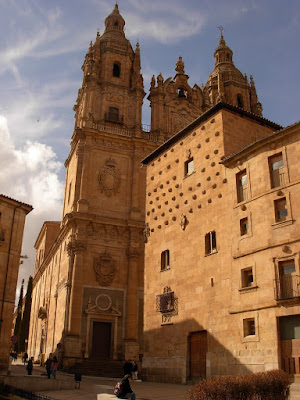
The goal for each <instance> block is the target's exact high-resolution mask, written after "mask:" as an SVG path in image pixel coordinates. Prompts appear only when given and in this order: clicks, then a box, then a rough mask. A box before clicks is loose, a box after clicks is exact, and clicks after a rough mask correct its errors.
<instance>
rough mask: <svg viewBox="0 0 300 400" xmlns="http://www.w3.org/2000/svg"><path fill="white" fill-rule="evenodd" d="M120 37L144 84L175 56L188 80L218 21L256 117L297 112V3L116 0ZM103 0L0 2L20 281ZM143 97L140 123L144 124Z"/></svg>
mask: <svg viewBox="0 0 300 400" xmlns="http://www.w3.org/2000/svg"><path fill="white" fill-rule="evenodd" d="M118 3H119V9H120V12H121V14H122V16H123V17H124V19H125V21H126V30H125V32H126V36H127V38H128V39H129V40H130V41H131V44H132V46H133V47H135V44H136V42H137V41H139V42H140V47H141V62H142V73H143V75H144V84H145V91H146V92H148V91H149V87H150V79H151V76H152V75H153V74H154V75H158V74H159V73H160V72H161V73H162V74H163V76H164V78H165V79H166V78H167V77H169V76H174V75H175V70H174V68H175V63H176V61H177V60H178V57H179V56H182V57H183V61H184V63H185V72H186V73H187V74H188V75H189V76H190V79H189V83H190V85H191V86H193V85H194V83H197V84H198V85H201V84H202V83H204V84H205V83H206V80H207V78H208V76H209V74H210V72H211V71H212V70H213V67H214V58H213V53H214V50H215V48H216V47H217V45H218V41H219V36H220V32H219V30H218V28H217V27H218V26H219V25H222V26H223V27H224V28H225V32H224V38H225V40H226V43H227V45H228V46H229V47H230V48H231V49H232V50H233V57H234V63H235V65H236V67H237V68H238V69H239V70H240V71H241V72H242V73H247V75H248V77H249V76H250V75H253V77H254V80H255V84H256V89H257V92H258V97H259V100H260V102H261V103H262V105H263V114H264V116H265V117H266V118H268V119H270V120H272V121H274V122H277V123H279V124H282V125H283V126H287V125H289V124H292V123H294V122H296V121H298V120H299V119H300V113H299V101H300V98H299V97H300V95H299V92H300V90H299V78H298V70H299V65H300V52H299V37H300V2H299V0H286V1H282V0H280V1H279V0H260V1H256V0H247V1H244V0H227V1H224V0H201V1H200V0H186V1H185V2H183V1H182V0H181V1H180V0H151V1H150V0H119V2H118ZM114 4H115V3H114V1H108V0H51V1H49V0H0V7H1V15H0V31H1V32H0V33H1V35H0V37H1V40H0V88H1V89H0V139H1V143H2V146H1V148H0V192H1V193H4V194H6V195H8V196H11V197H14V198H17V199H19V200H21V201H25V202H27V203H30V204H32V205H33V207H34V211H33V212H32V213H31V214H30V215H29V216H28V218H27V222H26V230H25V235H24V246H23V253H26V254H28V256H29V259H28V260H26V261H25V262H24V264H23V265H22V266H21V270H20V279H21V278H22V277H25V278H27V277H28V274H29V273H31V272H32V271H33V264H34V250H33V244H34V241H35V238H36V236H37V234H38V232H39V229H40V228H41V226H42V222H43V221H44V220H59V219H60V218H61V200H62V193H63V184H64V182H63V181H64V172H65V171H64V167H63V162H64V160H65V159H66V158H67V155H68V152H69V144H70V138H71V136H72V131H73V122H74V112H73V110H72V108H73V105H74V103H75V100H76V97H77V90H78V89H79V87H80V86H81V79H82V71H81V65H82V63H83V60H84V56H85V54H86V52H87V50H88V47H89V42H90V41H91V40H93V41H94V39H95V37H96V33H97V30H99V31H100V34H102V33H103V30H104V20H105V18H106V16H107V15H108V14H109V13H110V12H111V11H112V9H113V8H114ZM149 121H150V109H149V102H148V100H146V98H145V101H144V109H143V123H145V124H149V123H150V122H149Z"/></svg>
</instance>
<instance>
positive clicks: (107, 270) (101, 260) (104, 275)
mask: <svg viewBox="0 0 300 400" xmlns="http://www.w3.org/2000/svg"><path fill="white" fill-rule="evenodd" d="M94 270H95V273H96V280H97V282H99V284H100V285H103V286H108V285H109V284H110V283H111V282H112V281H113V279H114V277H115V274H116V270H117V268H116V262H115V261H114V260H113V258H112V257H111V255H110V254H108V253H101V254H100V256H99V257H97V258H95V259H94Z"/></svg>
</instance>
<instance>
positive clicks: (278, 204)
mask: <svg viewBox="0 0 300 400" xmlns="http://www.w3.org/2000/svg"><path fill="white" fill-rule="evenodd" d="M274 207H275V221H276V222H282V221H285V220H286V217H287V216H288V210H287V204H286V198H285V197H283V198H282V199H279V200H275V201H274Z"/></svg>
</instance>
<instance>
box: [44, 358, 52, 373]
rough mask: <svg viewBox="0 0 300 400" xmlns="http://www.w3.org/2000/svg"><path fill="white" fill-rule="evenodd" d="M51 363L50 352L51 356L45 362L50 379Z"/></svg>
mask: <svg viewBox="0 0 300 400" xmlns="http://www.w3.org/2000/svg"><path fill="white" fill-rule="evenodd" d="M51 365H52V353H50V354H49V357H48V358H47V360H46V362H45V367H46V371H47V376H48V379H50V377H51Z"/></svg>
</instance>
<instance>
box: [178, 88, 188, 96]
mask: <svg viewBox="0 0 300 400" xmlns="http://www.w3.org/2000/svg"><path fill="white" fill-rule="evenodd" d="M177 93H178V98H179V99H186V90H184V89H183V88H179V89H178V91H177Z"/></svg>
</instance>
